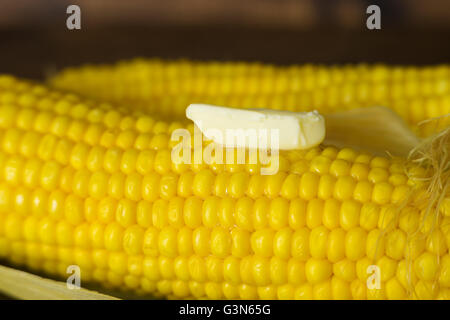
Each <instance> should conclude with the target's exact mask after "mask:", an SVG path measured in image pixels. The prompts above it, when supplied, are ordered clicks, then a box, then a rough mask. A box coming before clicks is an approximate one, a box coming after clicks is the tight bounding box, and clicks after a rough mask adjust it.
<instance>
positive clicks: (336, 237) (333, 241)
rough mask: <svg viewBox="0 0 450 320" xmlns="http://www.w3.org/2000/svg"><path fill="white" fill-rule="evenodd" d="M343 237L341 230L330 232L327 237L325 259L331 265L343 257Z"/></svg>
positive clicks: (343, 232) (343, 233)
mask: <svg viewBox="0 0 450 320" xmlns="http://www.w3.org/2000/svg"><path fill="white" fill-rule="evenodd" d="M345 235H346V234H345V231H344V230H343V229H341V228H339V229H334V230H332V231H331V232H330V233H329V235H328V244H327V258H328V260H330V261H331V262H333V263H336V262H338V261H339V260H341V259H343V258H344V257H345Z"/></svg>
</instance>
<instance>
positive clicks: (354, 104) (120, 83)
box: [49, 59, 450, 136]
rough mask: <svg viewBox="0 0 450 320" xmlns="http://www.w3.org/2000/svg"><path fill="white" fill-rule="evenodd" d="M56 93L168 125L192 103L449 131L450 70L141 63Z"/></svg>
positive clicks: (70, 83)
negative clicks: (387, 115)
mask: <svg viewBox="0 0 450 320" xmlns="http://www.w3.org/2000/svg"><path fill="white" fill-rule="evenodd" d="M49 83H50V84H51V85H53V86H54V87H56V88H60V89H65V90H70V91H74V92H77V93H80V94H83V95H85V96H89V97H92V98H97V99H101V100H105V101H111V102H115V103H120V104H122V105H128V106H132V107H133V108H140V109H143V110H146V111H148V112H152V113H153V114H156V115H157V116H161V115H164V116H165V117H166V119H174V118H178V119H184V110H185V108H186V106H187V105H189V104H190V103H199V102H201V103H208V104H213V105H225V106H231V107H239V108H252V107H256V108H275V109H286V110H290V111H310V110H318V111H319V112H321V113H323V114H326V113H330V112H334V111H342V110H343V109H349V108H358V107H368V106H377V105H378V106H379V105H381V106H386V107H389V108H391V109H393V110H394V111H395V112H397V113H398V114H399V115H401V116H402V117H403V118H404V120H405V121H406V122H407V123H408V124H409V125H410V126H411V128H412V129H413V130H414V131H415V132H416V133H418V134H419V135H422V136H429V135H431V134H432V133H435V132H437V131H439V130H440V129H443V128H445V127H446V126H448V125H449V124H450V120H449V118H444V119H442V120H441V121H440V122H438V123H436V122H432V123H428V124H425V125H422V126H420V127H419V126H418V123H420V122H421V121H423V120H426V119H429V118H433V117H439V116H441V115H444V114H448V113H450V68H449V67H448V66H447V65H441V66H435V67H434V66H433V67H388V66H385V65H364V64H361V65H356V66H342V67H337V66H332V67H326V66H316V65H304V66H295V65H294V66H289V67H279V66H277V67H276V66H272V65H264V64H258V63H215V62H209V63H208V62H190V61H182V60H181V61H174V62H166V61H161V60H155V59H150V60H146V59H135V60H131V61H124V62H120V63H117V64H116V65H102V66H91V65H88V66H84V67H81V68H69V69H67V70H64V71H62V72H60V73H58V74H56V75H54V76H53V77H52V78H51V79H50V80H49Z"/></svg>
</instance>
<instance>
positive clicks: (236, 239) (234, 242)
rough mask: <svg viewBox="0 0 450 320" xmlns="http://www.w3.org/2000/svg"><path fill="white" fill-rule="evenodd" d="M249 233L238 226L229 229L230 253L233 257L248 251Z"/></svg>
mask: <svg viewBox="0 0 450 320" xmlns="http://www.w3.org/2000/svg"><path fill="white" fill-rule="evenodd" d="M250 250H251V240H250V233H249V232H248V231H246V230H242V229H240V228H233V229H232V230H231V254H232V255H233V256H235V257H239V258H242V257H245V256H246V255H248V254H249V253H250Z"/></svg>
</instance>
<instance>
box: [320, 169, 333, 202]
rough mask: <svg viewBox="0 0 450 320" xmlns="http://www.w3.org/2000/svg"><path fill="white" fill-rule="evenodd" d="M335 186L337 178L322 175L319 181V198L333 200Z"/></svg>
mask: <svg viewBox="0 0 450 320" xmlns="http://www.w3.org/2000/svg"><path fill="white" fill-rule="evenodd" d="M335 184H336V178H335V177H333V176H331V175H329V174H325V175H322V176H321V177H320V181H319V189H318V193H317V196H318V197H319V198H320V199H323V200H327V199H329V198H331V197H332V196H333V191H334V188H335Z"/></svg>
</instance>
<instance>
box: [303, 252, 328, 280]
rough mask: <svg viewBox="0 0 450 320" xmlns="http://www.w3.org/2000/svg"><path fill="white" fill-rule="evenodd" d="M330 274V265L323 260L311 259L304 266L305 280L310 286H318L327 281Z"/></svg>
mask: <svg viewBox="0 0 450 320" xmlns="http://www.w3.org/2000/svg"><path fill="white" fill-rule="evenodd" d="M332 272H333V270H332V266H331V264H330V263H329V262H328V260H325V259H314V258H311V259H309V260H308V261H307V262H306V265H305V274H306V279H307V280H308V282H309V283H311V284H318V283H320V282H323V281H325V280H327V279H328V278H329V277H330V276H331V274H332Z"/></svg>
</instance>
